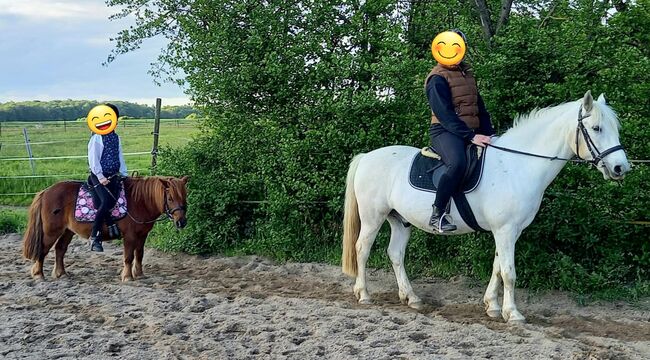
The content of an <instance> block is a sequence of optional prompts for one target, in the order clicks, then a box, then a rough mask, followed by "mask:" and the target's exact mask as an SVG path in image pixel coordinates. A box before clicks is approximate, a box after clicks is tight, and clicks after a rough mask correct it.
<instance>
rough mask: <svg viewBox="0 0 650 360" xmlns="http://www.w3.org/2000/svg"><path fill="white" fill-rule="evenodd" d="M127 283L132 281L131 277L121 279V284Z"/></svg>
mask: <svg viewBox="0 0 650 360" xmlns="http://www.w3.org/2000/svg"><path fill="white" fill-rule="evenodd" d="M128 281H133V278H132V277H123V278H122V282H128Z"/></svg>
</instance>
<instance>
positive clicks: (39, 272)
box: [32, 231, 59, 280]
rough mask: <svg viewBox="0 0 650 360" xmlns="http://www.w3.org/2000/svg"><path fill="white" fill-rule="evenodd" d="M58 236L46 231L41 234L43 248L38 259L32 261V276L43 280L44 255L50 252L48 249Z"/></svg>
mask: <svg viewBox="0 0 650 360" xmlns="http://www.w3.org/2000/svg"><path fill="white" fill-rule="evenodd" d="M58 238H59V236H57V235H54V236H53V235H51V234H48V232H47V231H46V232H45V233H44V234H43V250H42V252H41V255H40V256H39V257H38V259H37V260H36V261H34V265H32V278H34V279H36V280H43V279H44V278H45V277H44V276H43V262H45V256H47V253H48V252H50V249H51V248H52V246H54V243H56V240H57V239H58Z"/></svg>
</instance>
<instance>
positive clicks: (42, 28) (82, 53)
mask: <svg viewBox="0 0 650 360" xmlns="http://www.w3.org/2000/svg"><path fill="white" fill-rule="evenodd" d="M114 12H115V10H114V9H110V8H107V7H106V5H105V4H104V0H0V102H6V101H23V100H53V99H89V100H98V101H108V100H125V101H132V102H138V103H142V104H153V103H154V102H155V98H156V97H161V98H162V99H163V105H180V104H186V103H188V101H189V100H188V98H187V96H186V95H185V94H184V93H183V89H181V88H180V87H179V86H178V85H176V84H173V83H163V85H162V86H157V85H155V84H154V82H153V78H152V77H151V75H149V74H147V71H148V70H149V69H150V67H151V66H150V63H151V62H154V61H155V60H156V57H157V55H158V54H159V53H160V49H161V48H162V47H163V46H164V45H165V42H164V39H162V38H160V39H153V40H149V41H147V42H145V43H144V45H143V46H142V47H141V49H139V50H136V51H135V52H133V53H129V54H126V55H121V56H118V57H117V59H116V60H115V61H113V62H112V63H111V64H109V65H108V66H102V62H104V61H105V60H106V57H107V56H108V55H109V53H110V51H111V49H113V47H114V43H113V42H111V41H110V40H109V39H110V38H111V37H115V36H116V34H117V33H118V31H119V30H121V29H124V28H127V27H128V26H129V25H131V23H129V21H128V20H121V21H109V20H108V17H109V16H110V15H111V14H113V13H114ZM131 21H132V20H131Z"/></svg>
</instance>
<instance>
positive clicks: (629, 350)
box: [0, 234, 650, 360]
mask: <svg viewBox="0 0 650 360" xmlns="http://www.w3.org/2000/svg"><path fill="white" fill-rule="evenodd" d="M20 242H21V239H20V236H19V235H16V234H14V235H8V236H2V237H0V358H7V359H15V358H19V359H22V358H34V359H44V358H48V359H49V358H51V359H57V358H65V359H73V358H84V359H104V358H120V359H177V358H179V359H194V358H198V359H257V358H261V359H285V358H288V359H305V358H325V359H357V358H363V359H366V358H367V359H483V358H486V359H487V358H490V359H526V360H530V359H650V299H649V300H647V301H643V302H641V303H637V304H633V305H629V304H625V303H600V304H591V305H589V306H585V307H581V306H578V305H577V304H575V302H574V301H572V300H571V299H570V298H569V297H567V296H566V295H565V294H562V293H545V294H534V293H527V292H525V291H524V290H519V291H518V296H517V297H518V305H519V310H520V311H521V312H522V313H523V314H524V316H526V317H527V319H528V323H527V324H525V325H508V324H505V323H503V322H502V321H500V320H495V319H490V318H488V317H487V316H486V315H485V314H484V312H483V309H482V306H481V305H480V301H481V297H482V293H483V291H484V286H483V285H479V284H473V283H472V282H471V281H468V280H467V279H465V278H462V277H458V278H454V279H451V280H441V279H435V278H426V279H419V280H416V281H414V283H413V285H414V288H415V290H416V292H417V293H418V294H419V295H420V296H421V297H422V299H423V300H424V301H425V303H427V306H426V307H425V309H424V310H423V311H421V312H416V311H415V310H411V309H409V308H408V307H406V306H403V305H400V304H399V299H398V297H397V285H396V283H395V279H394V277H393V274H392V273H387V272H384V271H378V270H377V271H371V272H370V273H371V276H370V283H369V290H370V292H371V296H373V298H374V300H375V304H374V305H370V306H361V305H358V304H357V303H356V301H355V299H354V296H353V294H352V284H353V282H352V280H351V279H348V278H347V277H345V276H343V275H342V274H341V272H340V269H339V268H338V267H335V266H330V265H323V264H284V265H277V264H273V263H272V262H270V261H268V260H265V259H262V258H259V257H237V258H219V257H196V256H188V255H182V254H177V255H171V254H165V253H161V252H158V251H154V250H150V249H147V250H146V253H145V259H144V263H145V266H144V272H145V276H146V277H145V278H143V279H140V280H138V281H134V282H129V283H121V282H120V281H119V271H120V270H121V263H122V249H121V247H117V246H114V245H111V244H105V248H106V251H105V252H104V253H103V254H96V253H90V252H89V251H87V249H86V247H85V242H84V241H82V240H77V239H74V240H73V242H72V244H71V245H70V248H69V250H68V254H67V257H66V260H67V261H66V265H67V270H68V272H69V276H67V277H64V278H61V279H58V280H53V279H51V278H49V277H46V281H38V282H37V281H33V280H32V279H31V278H30V277H29V275H28V273H29V267H30V263H29V262H27V261H26V260H24V259H22V258H21V256H20V252H19V251H20ZM45 266H46V267H45V271H46V273H48V274H49V272H50V271H51V269H52V267H53V254H52V253H50V255H49V256H48V258H47V259H46V263H45Z"/></svg>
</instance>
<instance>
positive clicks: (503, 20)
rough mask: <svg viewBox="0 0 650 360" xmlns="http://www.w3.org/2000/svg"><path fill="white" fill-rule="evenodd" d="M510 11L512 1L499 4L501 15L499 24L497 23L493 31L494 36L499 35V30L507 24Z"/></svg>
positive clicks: (504, 0)
mask: <svg viewBox="0 0 650 360" xmlns="http://www.w3.org/2000/svg"><path fill="white" fill-rule="evenodd" d="M510 9H512V0H503V1H502V2H501V15H500V16H499V22H498V23H497V28H496V29H495V30H494V33H495V34H497V33H499V30H501V28H502V27H503V26H505V25H506V24H507V23H508V18H509V17H510Z"/></svg>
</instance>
